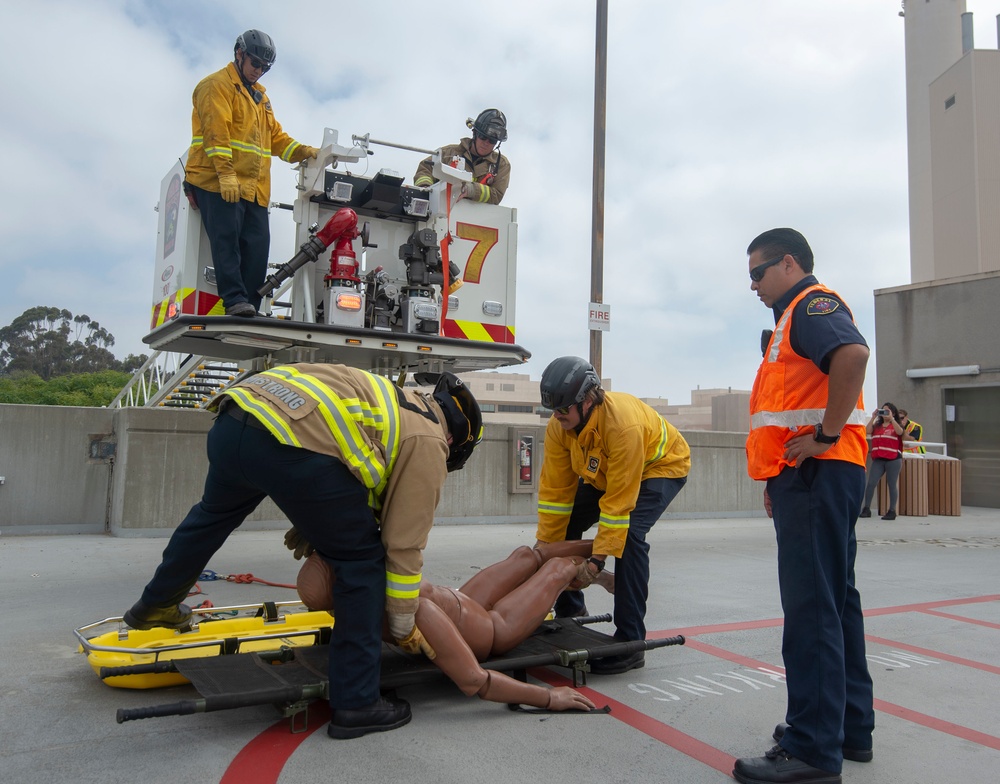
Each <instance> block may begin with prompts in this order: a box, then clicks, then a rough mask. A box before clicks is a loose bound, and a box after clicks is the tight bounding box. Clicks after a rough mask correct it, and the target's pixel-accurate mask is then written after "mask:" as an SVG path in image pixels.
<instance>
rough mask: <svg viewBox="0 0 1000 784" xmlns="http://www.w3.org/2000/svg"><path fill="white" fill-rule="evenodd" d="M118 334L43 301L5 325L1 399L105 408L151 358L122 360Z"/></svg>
mask: <svg viewBox="0 0 1000 784" xmlns="http://www.w3.org/2000/svg"><path fill="white" fill-rule="evenodd" d="M114 344H115V337H114V335H112V334H111V333H110V332H108V330H106V329H104V328H103V327H102V326H101V325H100V324H99V323H97V322H96V321H94V320H93V319H92V318H91V317H90V316H88V315H86V314H81V315H79V316H74V315H73V314H72V313H71V312H70V311H68V310H65V309H60V308H54V307H45V306H42V305H39V306H36V307H33V308H28V309H27V310H26V311H24V313H22V314H21V315H20V316H18V317H17V318H15V319H14V320H13V321H12V322H11V323H10V324H8V325H7V326H6V327H3V328H2V329H0V403H31V404H35V405H56V406H59V405H62V406H105V405H107V404H108V403H110V402H111V401H112V400H113V399H114V398H115V395H117V394H118V392H119V391H121V389H122V387H124V386H125V384H126V383H127V382H128V380H129V378H131V376H132V374H133V373H134V372H135V371H136V370H138V368H139V367H141V366H142V364H143V363H144V362H145V361H146V359H147V356H146V355H145V354H138V355H136V354H129V355H128V356H127V357H126V358H125V359H124V360H119V359H118V358H117V357H115V355H114V354H113V353H111V347H112V346H114Z"/></svg>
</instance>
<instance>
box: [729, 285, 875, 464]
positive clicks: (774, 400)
mask: <svg viewBox="0 0 1000 784" xmlns="http://www.w3.org/2000/svg"><path fill="white" fill-rule="evenodd" d="M815 292H822V293H825V294H834V295H835V292H833V291H831V290H830V289H828V288H826V287H825V286H822V285H819V284H817V285H814V286H810V287H808V288H807V289H805V290H804V291H802V292H800V293H799V295H798V296H796V297H795V298H794V299H793V300H792V302H791V303H789V305H788V307H787V308H786V309H785V312H784V313H782V314H781V317H780V318H779V319H778V323H777V324H776V325H775V329H774V334H773V335H772V336H771V341H770V344H769V345H768V348H767V351H766V353H765V356H764V359H763V361H762V362H761V366H760V368H759V369H758V371H757V378H756V379H755V380H754V386H753V392H751V394H750V404H751V410H750V434H749V436H748V437H747V470H748V472H749V474H750V476H751V477H752V478H754V479H767V478H769V477H772V476H777V475H778V474H779V473H780V472H781V470H782V468H784V467H785V466H788V465H791V462H790V461H788V460H786V459H785V458H784V444H785V442H786V441H788V440H789V439H790V438H793V437H794V436H796V435H797V434H798V432H797V431H798V430H799V429H800V428H808V430H806V431H805V432H811V431H812V430H813V428H814V427H815V425H816V424H817V423H818V422H822V421H823V418H824V417H825V416H826V408H825V407H822V406H821V405H817V404H823V403H826V398H827V394H828V391H829V388H828V383H827V381H826V377H825V376H824V375H823V374H822V373H821V371H820V370H819V369H818V368H816V367H815V365H814V364H813V363H812V362H811V360H809V359H807V358H805V357H800V356H799V355H797V354H796V353H795V352H794V351H793V349H792V347H791V337H790V332H791V319H792V313H793V312H794V311H795V307H796V305H798V304H799V302H801V301H802V300H803V299H805V298H806V297H807V296H809V295H811V294H813V293H815ZM778 365H780V366H781V370H780V371H778V369H777V367H776V366H778ZM807 365H808V366H810V371H811V372H810V374H809V376H808V379H807V380H811V382H812V383H809V384H806V385H804V386H803V387H801V388H799V387H796V386H793V387H791V388H789V387H788V384H789V383H790V381H789V378H788V376H789V375H797V374H799V373H801V372H802V370H803V368H805V367H806V366H807ZM770 368H774V370H771V369H770ZM813 372H814V373H815V374H816V375H815V376H813V375H812V373H813ZM786 401H788V405H789V406H796V407H789V408H785V407H783V408H781V409H777V408H776V407H777V406H784V405H785V403H786ZM867 422H868V415H867V414H866V413H865V410H864V400H863V396H862V395H858V401H857V403H856V405H855V408H854V410H853V411H852V412H851V414H850V415H849V417H848V419H847V422H846V423H845V424H844V428H843V430H842V431H841V439H840V441H838V442H837V443H836V444H834V445H833V446H831V447H830V448H829V449H827V450H826V451H825V452H823V453H821V454H819V455H816V457H817V458H818V459H825V460H844V461H847V462H851V463H855V464H857V465H861V466H863V465H864V464H865V457H866V455H867V450H868V446H867V441H866V440H865V427H864V426H865V424H866V423H867Z"/></svg>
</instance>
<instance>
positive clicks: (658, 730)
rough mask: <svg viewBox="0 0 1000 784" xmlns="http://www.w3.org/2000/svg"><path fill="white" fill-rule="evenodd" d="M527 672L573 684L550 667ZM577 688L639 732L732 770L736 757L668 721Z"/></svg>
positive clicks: (549, 680)
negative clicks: (608, 708) (664, 721)
mask: <svg viewBox="0 0 1000 784" xmlns="http://www.w3.org/2000/svg"><path fill="white" fill-rule="evenodd" d="M530 672H531V675H532V676H533V677H535V678H538V680H540V681H544V682H545V683H547V684H549V685H550V686H572V685H573V683H572V681H570V680H569V679H568V678H564V677H563V676H562V675H558V674H556V673H554V672H552V671H551V670H546V669H539V668H535V669H532V670H530ZM577 691H579V692H580V693H581V694H585V695H586V696H588V697H589V698H590V699H591V700H593V701H594V702H595V703H596V704H597V705H599V706H601V705H610V706H611V713H610V714H609V715H610V716H611V718H613V719H618V721H620V722H623V723H624V724H627V725H628V726H630V727H633V728H634V729H637V730H639V732H643V733H645V734H646V735H648V736H649V737H651V738H653V739H654V740H658V741H660V743H665V744H666V745H668V746H671V747H673V748H675V749H677V750H678V751H680V752H682V753H683V754H686V755H687V756H689V757H691V758H692V759H695V760H697V761H698V762H701V763H703V764H705V765H708V766H709V767H711V768H715V769H716V770H717V771H719V772H720V773H724V774H725V775H727V776H728V775H729V774H730V773H731V772H732V770H733V763H734V762H735V761H736V758H735V757H733V756H732V755H731V754H727V753H726V752H724V751H721V750H719V749H717V748H715V747H714V746H709V745H708V744H707V743H703V742H702V741H700V740H698V739H697V738H692V737H691V736H690V735H687V734H686V733H683V732H681V731H680V730H678V729H675V728H673V727H671V726H670V725H669V724H664V723H663V722H662V721H658V720H657V719H654V718H652V717H651V716H647V715H646V714H645V713H642V712H641V711H637V710H636V709H635V708H630V707H629V706H628V705H625V704H624V703H622V702H618V701H617V700H613V699H611V698H610V697H608V696H607V695H606V694H602V693H601V692H599V691H595V690H594V689H591V688H588V687H586V686H584V687H580V688H578V689H577Z"/></svg>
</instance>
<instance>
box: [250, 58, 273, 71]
mask: <svg viewBox="0 0 1000 784" xmlns="http://www.w3.org/2000/svg"><path fill="white" fill-rule="evenodd" d="M247 57H249V58H250V66H251V67H252V68H257V69H258V70H261V71H263V72H264V73H267V72H268V71H270V70H271V64H270V63H268V62H266V61H264V60H261V59H259V58H257V57H254V56H253V55H252V54H248V55H247Z"/></svg>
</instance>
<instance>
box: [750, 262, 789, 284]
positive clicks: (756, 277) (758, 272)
mask: <svg viewBox="0 0 1000 784" xmlns="http://www.w3.org/2000/svg"><path fill="white" fill-rule="evenodd" d="M784 258H785V257H784V256H782V257H781V258H779V259H771V260H770V261H765V262H764V263H763V264H758V265H757V266H756V267H754V268H753V269H752V270H750V280H752V281H753V282H754V283H760V282H761V281H762V280H763V279H764V273H765V272H767V268H768V267H773V266H774V265H775V264H777V263H778V262H779V261H781V260H782V259H784Z"/></svg>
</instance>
